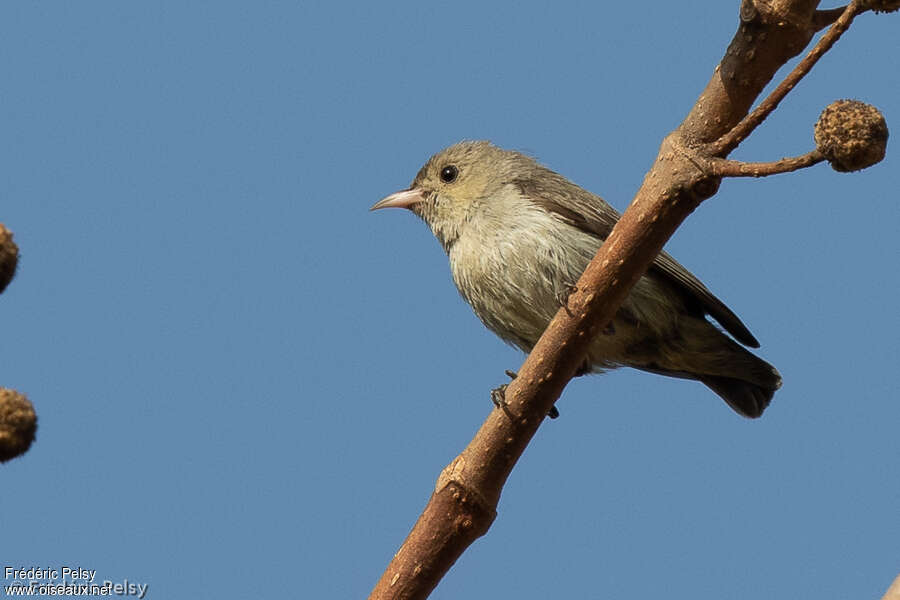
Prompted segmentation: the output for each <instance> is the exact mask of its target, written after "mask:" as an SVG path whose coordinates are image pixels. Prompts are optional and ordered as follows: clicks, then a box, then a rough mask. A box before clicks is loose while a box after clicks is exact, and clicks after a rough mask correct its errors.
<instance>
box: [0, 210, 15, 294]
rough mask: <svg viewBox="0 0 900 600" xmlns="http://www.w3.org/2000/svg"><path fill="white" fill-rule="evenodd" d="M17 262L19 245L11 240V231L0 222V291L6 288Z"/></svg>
mask: <svg viewBox="0 0 900 600" xmlns="http://www.w3.org/2000/svg"><path fill="white" fill-rule="evenodd" d="M18 264H19V247H18V246H16V243H15V242H14V241H13V234H12V232H11V231H10V230H9V229H7V228H6V226H5V225H3V223H0V293H2V292H3V290H5V289H6V286H8V285H9V282H10V281H12V278H13V275H15V274H16V265H18Z"/></svg>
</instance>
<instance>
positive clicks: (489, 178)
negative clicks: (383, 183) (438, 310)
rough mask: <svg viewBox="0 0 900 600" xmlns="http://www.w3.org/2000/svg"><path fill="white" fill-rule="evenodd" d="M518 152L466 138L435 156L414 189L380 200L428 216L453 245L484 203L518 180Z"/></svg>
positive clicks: (444, 242)
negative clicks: (516, 175) (515, 173)
mask: <svg viewBox="0 0 900 600" xmlns="http://www.w3.org/2000/svg"><path fill="white" fill-rule="evenodd" d="M516 155H517V153H514V152H509V151H507V150H503V149H501V148H498V147H496V146H494V145H492V144H491V143H490V142H485V141H478V142H460V143H458V144H455V145H453V146H450V147H449V148H446V149H444V150H442V151H440V152H438V153H437V154H435V155H434V156H432V157H431V158H430V159H429V160H428V162H427V163H425V166H423V167H422V168H421V169H420V170H419V173H418V174H417V175H416V178H415V179H414V180H413V182H412V185H410V186H409V188H408V189H406V190H403V191H401V192H396V193H394V194H391V195H390V196H388V197H386V198H384V199H383V200H381V201H379V202H378V203H376V204H375V205H374V206H373V207H372V210H377V209H379V208H389V207H394V208H406V209H409V210H411V211H412V212H414V213H415V214H417V215H419V216H420V217H422V219H423V220H424V221H425V222H426V223H427V224H428V225H429V227H431V230H432V231H433V232H434V235H435V236H436V237H437V238H438V240H439V241H440V242H441V245H443V246H444V249H445V250H447V249H449V248H450V246H452V245H453V242H455V241H456V239H457V238H458V237H459V235H460V233H461V232H462V230H463V228H465V226H466V224H467V223H468V221H469V220H470V219H471V218H472V217H473V216H474V215H475V214H476V213H477V211H478V209H479V207H480V206H482V205H483V204H484V203H485V202H488V201H489V199H490V198H491V197H492V196H493V195H495V194H497V193H498V192H500V191H501V190H502V188H503V187H504V186H505V185H506V184H508V183H509V182H510V181H512V179H513V177H512V175H513V173H514V169H513V167H514V162H515V159H516Z"/></svg>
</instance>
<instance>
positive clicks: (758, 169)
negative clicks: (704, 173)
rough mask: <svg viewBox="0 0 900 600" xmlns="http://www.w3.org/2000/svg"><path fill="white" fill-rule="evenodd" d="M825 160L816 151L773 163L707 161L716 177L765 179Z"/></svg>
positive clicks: (717, 159) (723, 159) (725, 160)
mask: <svg viewBox="0 0 900 600" xmlns="http://www.w3.org/2000/svg"><path fill="white" fill-rule="evenodd" d="M823 160H825V157H824V156H822V153H821V152H819V151H818V150H813V151H811V152H807V153H806V154H803V155H800V156H792V157H790V158H782V159H781V160H776V161H774V162H743V161H740V160H727V159H725V158H711V159H709V168H710V170H711V171H712V173H713V174H715V175H716V176H717V177H766V176H768V175H778V174H779V173H789V172H791V171H797V170H799V169H805V168H806V167H811V166H813V165H817V164H819V163H820V162H822V161H823Z"/></svg>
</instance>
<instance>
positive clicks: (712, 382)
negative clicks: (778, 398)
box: [700, 376, 781, 419]
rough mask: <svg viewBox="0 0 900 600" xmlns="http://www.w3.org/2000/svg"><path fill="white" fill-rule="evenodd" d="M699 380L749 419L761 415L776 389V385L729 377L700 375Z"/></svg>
mask: <svg viewBox="0 0 900 600" xmlns="http://www.w3.org/2000/svg"><path fill="white" fill-rule="evenodd" d="M700 381H702V382H703V383H704V384H706V386H707V387H709V388H710V389H711V390H712V391H714V392H715V393H716V394H718V395H719V396H720V397H721V398H722V400H724V401H725V402H727V403H728V406H730V407H731V408H733V409H734V411H735V412H736V413H738V414H739V415H741V416H744V417H749V418H751V419H756V418H757V417H760V416H762V414H763V411H764V410H766V407H767V406H769V402H771V401H772V396H774V395H775V390H776V389H778V388H777V387H775V388H763V387H760V386H758V385H755V384H752V383H749V382H747V381H743V380H741V379H733V378H731V377H711V376H705V377H700ZM778 383H779V384H780V383H781V382H780V381H779V382H778ZM779 387H780V385H779Z"/></svg>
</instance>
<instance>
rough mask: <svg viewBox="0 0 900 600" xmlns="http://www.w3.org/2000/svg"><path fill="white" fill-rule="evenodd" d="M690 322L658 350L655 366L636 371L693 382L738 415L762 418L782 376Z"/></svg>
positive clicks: (706, 327) (721, 335) (706, 328)
mask: <svg viewBox="0 0 900 600" xmlns="http://www.w3.org/2000/svg"><path fill="white" fill-rule="evenodd" d="M687 320H688V319H685V321H687ZM689 320H690V321H692V323H690V324H688V323H685V322H684V321H682V322H681V323H680V330H681V333H682V334H684V335H682V336H679V339H678V340H677V341H675V342H670V343H669V344H663V346H668V347H667V348H664V349H663V348H660V349H659V350H661V352H660V353H659V354H658V355H657V361H655V364H652V365H649V366H643V365H642V366H639V367H638V368H641V369H644V370H648V371H654V372H657V373H661V374H663V375H669V376H672V377H681V378H685V379H695V380H697V381H700V382H702V383H703V384H705V385H706V386H707V387H709V388H710V389H711V390H712V391H714V392H715V393H716V394H718V395H719V396H720V397H721V398H722V399H723V400H725V402H726V403H728V406H730V407H731V408H732V409H734V411H735V412H737V413H738V414H739V415H742V416H745V417H749V418H751V419H755V418H757V417H759V416H761V415H762V413H763V411H764V410H765V409H766V407H767V406H769V402H771V401H772V396H773V395H774V394H775V391H776V390H777V389H778V388H780V387H781V374H779V373H778V370H777V369H775V367H773V366H772V365H770V364H769V363H767V362H766V361H764V360H763V359H761V358H759V357H758V356H756V355H755V354H753V353H751V352H749V351H748V350H746V349H744V347H743V346H741V345H740V344H738V343H737V342H735V341H734V340H732V339H731V338H730V337H728V336H727V335H726V334H724V333H722V332H721V331H719V330H718V329H716V328H715V327H714V326H713V325H712V324H711V323H709V322H708V321H706V320H705V319H689ZM648 367H649V368H648Z"/></svg>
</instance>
